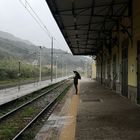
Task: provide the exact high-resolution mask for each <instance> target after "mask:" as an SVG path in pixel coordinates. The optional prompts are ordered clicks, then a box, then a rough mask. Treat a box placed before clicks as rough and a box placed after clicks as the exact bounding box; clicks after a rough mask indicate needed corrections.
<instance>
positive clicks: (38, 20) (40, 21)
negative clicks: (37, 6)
mask: <svg viewBox="0 0 140 140" xmlns="http://www.w3.org/2000/svg"><path fill="white" fill-rule="evenodd" d="M19 2H20V3H21V4H22V6H23V7H24V8H25V9H26V10H27V11H28V13H29V14H30V15H31V16H32V18H33V19H34V20H35V21H36V22H37V24H38V25H39V26H40V27H41V28H42V29H43V30H44V31H45V33H47V35H48V37H49V38H52V37H53V38H54V39H55V40H56V41H57V42H58V44H60V43H59V41H58V40H57V39H56V38H55V37H54V36H53V35H52V34H51V33H50V32H49V30H48V29H47V27H46V26H45V24H44V23H43V21H42V20H41V19H40V17H39V16H38V15H37V13H36V12H35V11H34V9H33V8H32V6H31V5H30V4H29V2H27V0H25V2H26V4H24V3H23V2H22V0H19ZM26 5H28V6H29V8H30V9H31V11H32V12H33V13H34V15H35V16H36V17H35V16H34V15H33V14H32V13H31V12H30V10H29V9H28V8H27V7H26ZM36 18H37V19H36ZM57 48H59V49H60V50H62V48H60V47H59V46H58V45H57Z"/></svg>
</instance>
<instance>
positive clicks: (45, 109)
mask: <svg viewBox="0 0 140 140" xmlns="http://www.w3.org/2000/svg"><path fill="white" fill-rule="evenodd" d="M68 87H69V86H67V87H66V88H65V89H67V88H68ZM65 89H64V90H65ZM64 90H63V91H62V92H61V93H60V94H59V95H58V96H57V97H56V98H55V99H54V100H53V101H51V102H50V103H49V104H48V105H47V106H46V107H45V108H44V109H42V110H41V112H39V113H38V114H37V115H36V116H35V117H34V118H33V119H32V120H31V121H30V122H29V123H28V124H27V125H26V126H25V127H24V128H23V129H22V130H21V131H20V132H19V133H18V134H17V135H16V136H15V137H14V138H13V139H12V140H16V139H18V138H19V137H20V136H21V134H22V133H23V132H24V131H25V130H26V129H27V128H28V127H29V126H31V125H32V123H34V122H35V121H36V120H37V119H38V118H39V117H40V116H41V115H42V114H43V113H44V112H45V111H49V110H50V109H51V107H53V105H55V104H56V103H57V99H58V98H59V97H60V96H61V95H62V94H63V92H64Z"/></svg>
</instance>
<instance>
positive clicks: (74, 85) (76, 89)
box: [74, 84, 78, 94]
mask: <svg viewBox="0 0 140 140" xmlns="http://www.w3.org/2000/svg"><path fill="white" fill-rule="evenodd" d="M77 85H78V84H74V86H75V89H76V94H77V92H78V88H77Z"/></svg>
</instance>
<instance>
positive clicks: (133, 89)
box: [97, 0, 140, 103]
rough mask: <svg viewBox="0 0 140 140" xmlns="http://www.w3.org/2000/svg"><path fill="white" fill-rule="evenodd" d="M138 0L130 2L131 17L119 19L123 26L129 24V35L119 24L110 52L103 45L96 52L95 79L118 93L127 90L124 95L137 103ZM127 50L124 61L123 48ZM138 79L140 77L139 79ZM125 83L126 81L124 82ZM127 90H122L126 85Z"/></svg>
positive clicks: (139, 16)
mask: <svg viewBox="0 0 140 140" xmlns="http://www.w3.org/2000/svg"><path fill="white" fill-rule="evenodd" d="M139 5H140V1H137V0H134V1H133V4H132V17H130V18H129V19H128V18H126V19H125V18H124V19H122V20H121V21H120V24H123V25H124V26H131V27H132V28H131V29H128V32H129V33H130V35H131V37H130V35H128V33H127V32H122V31H121V29H122V27H121V26H119V32H118V33H117V34H116V33H114V35H112V36H117V38H118V44H113V45H112V49H111V53H110V54H109V52H108V50H107V51H105V49H106V47H105V46H103V52H104V53H103V54H102V52H99V53H98V54H97V80H98V81H99V82H102V84H104V85H105V84H107V83H108V84H107V85H106V86H109V87H110V88H111V89H112V90H114V91H116V93H119V94H120V95H122V94H123V91H124V92H125V91H126V92H128V93H127V94H125V95H124V96H126V97H127V98H129V99H130V100H132V101H133V102H135V103H137V102H138V101H137V98H138V90H137V89H138V83H137V81H138V78H137V74H138V71H137V63H138V62H137V61H138V59H137V46H138V41H140V8H139ZM125 48H126V50H127V55H128V58H127V59H126V61H124V59H123V58H124V55H125V53H124V50H125ZM126 65H127V66H126ZM124 66H125V67H127V70H126V72H127V78H126V80H127V85H125V86H123V84H124V82H125V79H124V78H125V77H123V74H124V70H123V69H124ZM139 80H140V79H139ZM125 84H126V83H125ZM126 86H127V88H128V90H124V89H123V88H124V87H126Z"/></svg>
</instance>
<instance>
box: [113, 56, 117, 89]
mask: <svg viewBox="0 0 140 140" xmlns="http://www.w3.org/2000/svg"><path fill="white" fill-rule="evenodd" d="M116 78H117V73H116V55H114V56H113V90H116Z"/></svg>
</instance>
